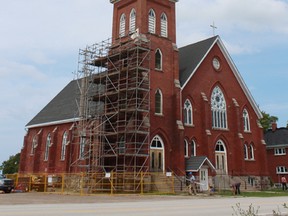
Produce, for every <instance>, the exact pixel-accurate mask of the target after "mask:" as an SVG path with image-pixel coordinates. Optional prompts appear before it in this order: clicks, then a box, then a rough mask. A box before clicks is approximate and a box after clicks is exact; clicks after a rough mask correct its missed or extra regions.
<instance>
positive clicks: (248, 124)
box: [243, 109, 250, 132]
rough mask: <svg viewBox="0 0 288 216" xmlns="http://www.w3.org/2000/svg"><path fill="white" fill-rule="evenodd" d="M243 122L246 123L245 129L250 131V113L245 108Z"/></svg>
mask: <svg viewBox="0 0 288 216" xmlns="http://www.w3.org/2000/svg"><path fill="white" fill-rule="evenodd" d="M243 124H244V131H245V132H249V131H250V121H249V113H248V111H247V110H246V109H244V110H243Z"/></svg>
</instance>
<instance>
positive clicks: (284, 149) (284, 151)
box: [274, 147, 286, 156]
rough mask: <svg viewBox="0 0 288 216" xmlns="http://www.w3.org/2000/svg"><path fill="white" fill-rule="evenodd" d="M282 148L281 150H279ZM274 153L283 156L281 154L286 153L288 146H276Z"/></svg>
mask: <svg viewBox="0 0 288 216" xmlns="http://www.w3.org/2000/svg"><path fill="white" fill-rule="evenodd" d="M280 149H281V152H280V151H279V150H280ZM274 155H275V156H281V155H286V148H285V147H282V148H274Z"/></svg>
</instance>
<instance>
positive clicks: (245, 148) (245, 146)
mask: <svg viewBox="0 0 288 216" xmlns="http://www.w3.org/2000/svg"><path fill="white" fill-rule="evenodd" d="M244 159H245V160H248V147H247V144H244Z"/></svg>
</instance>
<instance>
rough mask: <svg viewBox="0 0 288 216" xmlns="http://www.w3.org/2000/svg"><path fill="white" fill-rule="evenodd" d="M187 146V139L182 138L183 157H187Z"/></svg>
mask: <svg viewBox="0 0 288 216" xmlns="http://www.w3.org/2000/svg"><path fill="white" fill-rule="evenodd" d="M188 149H189V148H188V142H187V140H186V139H185V140H184V156H185V157H189V155H188V151H189V150H188Z"/></svg>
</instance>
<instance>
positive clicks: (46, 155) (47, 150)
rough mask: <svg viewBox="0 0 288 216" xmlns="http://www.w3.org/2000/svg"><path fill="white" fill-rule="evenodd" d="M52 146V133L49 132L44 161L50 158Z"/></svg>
mask: <svg viewBox="0 0 288 216" xmlns="http://www.w3.org/2000/svg"><path fill="white" fill-rule="evenodd" d="M50 146H51V135H50V133H49V134H48V135H47V138H46V145H45V153H44V161H48V159H49V150H50Z"/></svg>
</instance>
